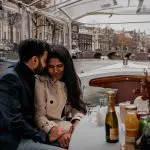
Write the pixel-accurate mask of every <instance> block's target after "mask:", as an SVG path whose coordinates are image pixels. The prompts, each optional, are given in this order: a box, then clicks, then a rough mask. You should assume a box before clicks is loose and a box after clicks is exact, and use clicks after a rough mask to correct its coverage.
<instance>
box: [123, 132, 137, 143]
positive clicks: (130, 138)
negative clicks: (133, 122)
mask: <svg viewBox="0 0 150 150" xmlns="http://www.w3.org/2000/svg"><path fill="white" fill-rule="evenodd" d="M125 135H126V138H125V139H126V142H127V143H135V141H136V137H137V135H138V129H126V134H125Z"/></svg>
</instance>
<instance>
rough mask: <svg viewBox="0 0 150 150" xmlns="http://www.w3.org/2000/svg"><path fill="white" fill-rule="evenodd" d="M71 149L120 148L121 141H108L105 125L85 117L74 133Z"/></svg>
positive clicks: (98, 149)
mask: <svg viewBox="0 0 150 150" xmlns="http://www.w3.org/2000/svg"><path fill="white" fill-rule="evenodd" d="M69 150H120V143H119V142H118V143H107V142H106V141H105V127H104V126H102V127H99V126H97V125H96V124H91V123H90V122H88V120H87V117H85V118H83V119H82V120H81V121H80V123H79V124H78V126H77V127H76V129H75V131H74V133H73V135H72V138H71V141H70V145H69Z"/></svg>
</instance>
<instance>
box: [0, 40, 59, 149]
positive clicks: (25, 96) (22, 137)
mask: <svg viewBox="0 0 150 150" xmlns="http://www.w3.org/2000/svg"><path fill="white" fill-rule="evenodd" d="M47 49H48V44H46V43H44V42H42V41H40V40H34V39H28V40H24V41H22V42H21V43H20V44H19V45H18V53H19V58H20V61H19V62H18V63H17V64H16V65H14V66H11V67H10V68H8V69H7V70H6V72H5V73H4V74H3V75H2V77H1V78H0V149H1V150H58V149H61V148H58V147H54V146H50V145H46V144H42V143H44V140H45V139H44V137H45V135H44V134H40V133H42V132H41V131H39V130H37V129H36V125H35V123H34V101H33V100H34V97H33V96H34V84H35V74H37V73H40V72H41V71H42V70H43V69H44V67H45V66H46V58H47Z"/></svg>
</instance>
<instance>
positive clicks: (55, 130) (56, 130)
mask: <svg viewBox="0 0 150 150" xmlns="http://www.w3.org/2000/svg"><path fill="white" fill-rule="evenodd" d="M64 133H65V131H64V130H63V129H62V128H61V127H59V126H54V127H52V128H51V130H50V133H49V141H50V142H53V141H55V140H57V139H58V138H59V137H60V136H61V135H62V134H64Z"/></svg>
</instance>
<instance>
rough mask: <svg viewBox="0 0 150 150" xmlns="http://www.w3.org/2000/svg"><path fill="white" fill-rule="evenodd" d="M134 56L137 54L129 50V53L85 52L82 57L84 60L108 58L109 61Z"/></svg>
mask: <svg viewBox="0 0 150 150" xmlns="http://www.w3.org/2000/svg"><path fill="white" fill-rule="evenodd" d="M132 54H134V55H135V52H133V51H131V50H128V51H126V52H125V51H114V50H110V51H100V50H96V51H83V52H82V54H81V55H80V57H82V58H101V56H107V57H108V58H109V59H112V58H114V57H115V58H116V57H117V58H121V59H122V58H124V57H127V58H129V57H130V56H131V55H132Z"/></svg>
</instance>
